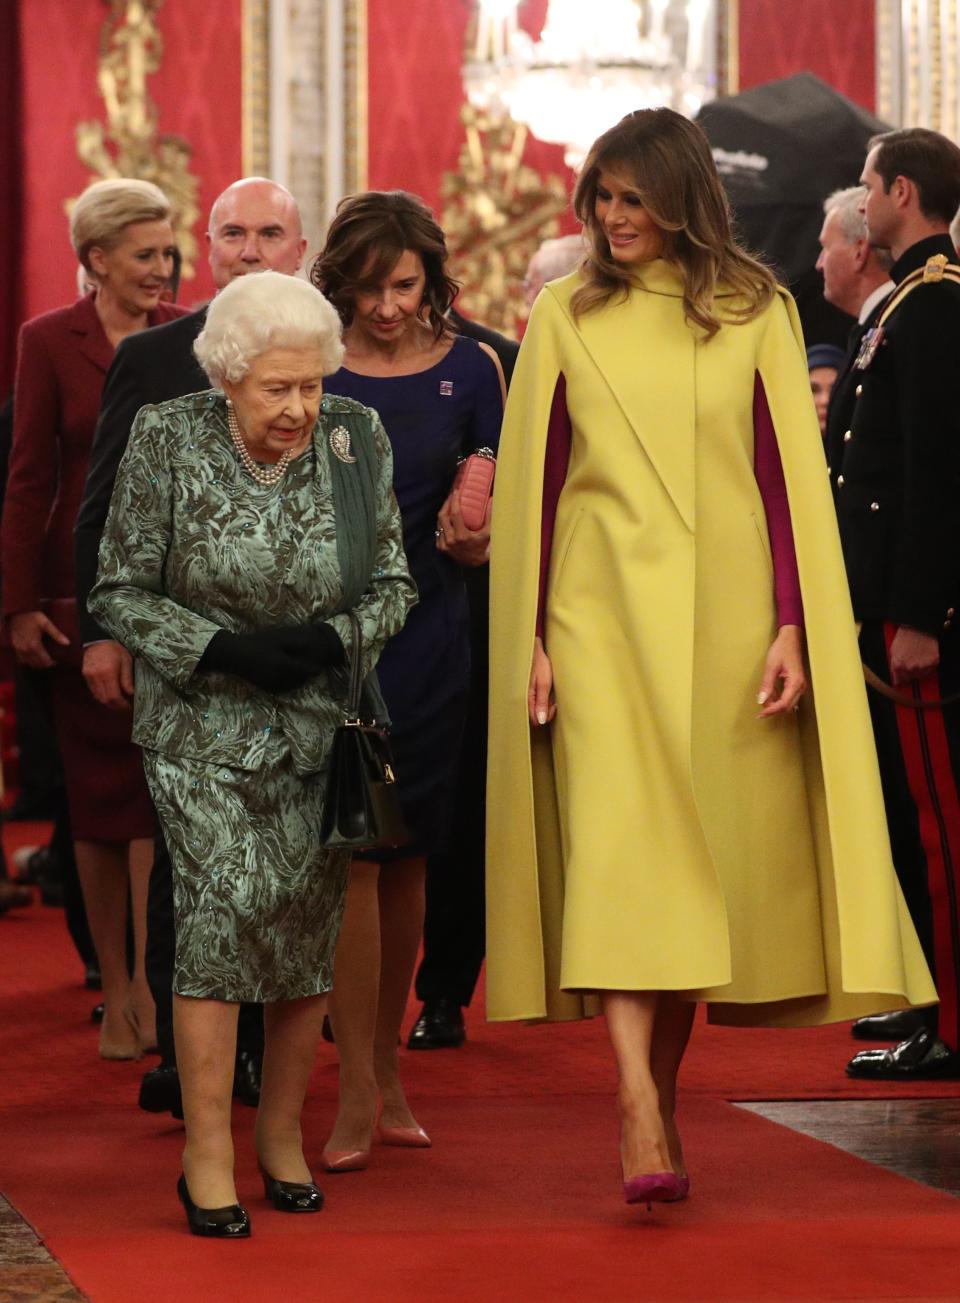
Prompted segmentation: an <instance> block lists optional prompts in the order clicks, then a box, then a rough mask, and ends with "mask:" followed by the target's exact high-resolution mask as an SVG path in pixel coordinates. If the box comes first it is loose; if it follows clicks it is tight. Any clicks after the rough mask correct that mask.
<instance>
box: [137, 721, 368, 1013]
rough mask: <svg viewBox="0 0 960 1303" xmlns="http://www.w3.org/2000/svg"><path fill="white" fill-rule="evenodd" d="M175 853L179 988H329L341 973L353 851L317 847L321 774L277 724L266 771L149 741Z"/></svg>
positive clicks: (287, 996)
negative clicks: (300, 765)
mask: <svg viewBox="0 0 960 1303" xmlns="http://www.w3.org/2000/svg"><path fill="white" fill-rule="evenodd" d="M143 762H144V768H145V770H146V775H147V783H148V784H149V787H150V792H151V795H152V796H153V800H154V804H155V805H156V807H157V813H158V814H159V816H160V822H161V824H162V826H163V834H164V838H165V839H166V843H167V848H168V850H169V852H170V859H171V861H172V863H173V899H174V919H175V924H176V932H177V951H176V962H175V965H174V975H173V989H174V991H175V992H176V994H177V995H187V996H196V997H200V998H202V999H208V1000H247V1001H256V1002H269V1001H274V1000H297V999H301V998H303V997H304V996H308V995H322V994H323V993H324V992H326V991H329V990H330V987H331V985H332V981H333V953H334V949H335V947H336V943H337V936H338V934H339V932H340V921H341V918H342V916H343V903H344V896H345V894H346V886H347V874H348V870H349V864H350V859H349V855H347V854H346V853H344V852H340V851H338V852H329V851H325V850H323V848H322V847H321V845H320V815H321V809H322V804H323V783H324V776H323V775H318V774H309V775H300V774H298V773H297V772H296V771H295V769H294V767H293V761H292V760H291V757H290V752H289V749H288V746H287V743H286V741H285V740H284V739H283V736H282V734H280V733H279V730H274V732H273V733H272V734H271V738H270V742H269V743H268V750H267V755H266V756H265V757H264V763H263V765H262V767H261V768H260V769H256V770H245V769H231V768H228V767H226V766H224V765H215V764H209V763H207V762H205V761H198V760H190V759H186V758H183V757H179V756H168V755H160V754H158V753H157V752H155V751H147V750H144V753H143Z"/></svg>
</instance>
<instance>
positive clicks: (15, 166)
mask: <svg viewBox="0 0 960 1303" xmlns="http://www.w3.org/2000/svg"><path fill="white" fill-rule="evenodd" d="M20 105H21V100H20V31H19V5H18V4H16V3H9V4H2V5H0V122H2V123H3V124H4V126H3V130H2V131H0V178H2V181H3V184H2V185H0V230H2V231H3V232H4V250H3V257H2V258H0V402H2V401H3V399H4V398H5V397H6V395H7V393H8V392H9V390H10V389H11V387H12V385H13V371H14V365H15V360H16V348H17V331H18V329H19V326H20V314H21V303H22V295H21V284H22V274H23V272H22V236H23V173H22V167H23V159H22V156H21V139H22V132H21V121H20Z"/></svg>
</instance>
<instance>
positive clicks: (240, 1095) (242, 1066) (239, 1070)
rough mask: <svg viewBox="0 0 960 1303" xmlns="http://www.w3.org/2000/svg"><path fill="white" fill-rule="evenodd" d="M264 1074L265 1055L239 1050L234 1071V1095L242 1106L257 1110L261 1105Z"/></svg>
mask: <svg viewBox="0 0 960 1303" xmlns="http://www.w3.org/2000/svg"><path fill="white" fill-rule="evenodd" d="M262 1073H263V1054H262V1051H261V1052H260V1053H254V1051H253V1050H238V1051H237V1062H236V1065H235V1067H234V1069H233V1093H234V1096H235V1098H236V1099H238V1100H240V1102H241V1104H249V1105H250V1107H251V1108H256V1107H257V1105H258V1104H259V1103H260V1078H261V1076H262Z"/></svg>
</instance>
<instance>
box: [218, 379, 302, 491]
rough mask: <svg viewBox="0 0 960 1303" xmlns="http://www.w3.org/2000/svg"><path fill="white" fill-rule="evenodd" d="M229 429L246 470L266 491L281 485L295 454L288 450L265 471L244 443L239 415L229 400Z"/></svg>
mask: <svg viewBox="0 0 960 1303" xmlns="http://www.w3.org/2000/svg"><path fill="white" fill-rule="evenodd" d="M227 428H228V430H229V431H230V438H231V439H232V440H233V444H234V447H235V448H236V450H237V452H238V453H239V454H240V461H241V462H242V463H243V466H244V468H245V469H246V470H247V471H249V472H250V474H251V475H252V476H253V478H254V479H255V480H256V481H257V483H258V484H262V485H263V487H264V488H265V489H269V488H272V487H273V485H275V484H279V483H280V481H281V480H282V479H283V477H284V475H285V474H286V473H287V467H288V466H289V465H290V461H291V458H292V456H293V454H292V453H291V452H290V451H289V450H288V451H287V452H282V453H281V454H280V460H279V461H278V462H277V463H276V464H275V465H273V466H271V467H270V469H269V470H264V469H263V467H262V466H258V465H257V463H256V462H255V461H254V460H253V458H252V457H251V456H250V450H249V448H248V447H247V445H246V444H245V443H244V441H243V435H242V434H241V433H240V424H239V422H238V421H237V414H236V412H235V411H234V410H233V403H231V402H230V401H229V399H228V400H227Z"/></svg>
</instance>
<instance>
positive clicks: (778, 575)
mask: <svg viewBox="0 0 960 1303" xmlns="http://www.w3.org/2000/svg"><path fill="white" fill-rule="evenodd" d="M753 437H754V453H753V470H754V474H755V475H756V477H757V486H758V488H759V489H760V497H761V499H762V500H763V510H764V513H765V514H766V517H767V533H768V535H769V537H770V552H771V554H772V556H773V586H774V593H775V595H776V600H777V624H778V625H779V626H780V627H781V628H782V626H783V625H785V624H797V625H800V626H801V628H802V626H803V598H802V597H801V595H800V575H799V573H798V571H797V553H796V549H795V547H794V544H793V524H792V522H791V520H790V503H789V501H788V500H787V486H786V483H785V481H784V478H783V463H782V462H781V460H780V449H779V448H778V446H777V433H776V431H775V430H774V428H773V418H772V416H771V415H770V407H769V405H768V403H767V395H766V393H765V391H764V388H763V381H762V380H761V379H760V376H759V374H758V375H757V378H756V381H755V382H754V387H753Z"/></svg>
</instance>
